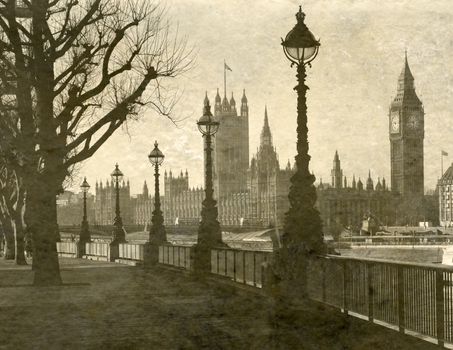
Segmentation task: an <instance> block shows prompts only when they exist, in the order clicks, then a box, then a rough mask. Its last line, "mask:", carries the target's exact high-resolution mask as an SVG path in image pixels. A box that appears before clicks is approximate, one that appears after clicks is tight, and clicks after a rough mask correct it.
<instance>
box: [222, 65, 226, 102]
mask: <svg viewBox="0 0 453 350" xmlns="http://www.w3.org/2000/svg"><path fill="white" fill-rule="evenodd" d="M223 91H224V93H225V97H226V62H225V60H223Z"/></svg>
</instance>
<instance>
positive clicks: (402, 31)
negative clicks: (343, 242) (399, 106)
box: [68, 0, 453, 194]
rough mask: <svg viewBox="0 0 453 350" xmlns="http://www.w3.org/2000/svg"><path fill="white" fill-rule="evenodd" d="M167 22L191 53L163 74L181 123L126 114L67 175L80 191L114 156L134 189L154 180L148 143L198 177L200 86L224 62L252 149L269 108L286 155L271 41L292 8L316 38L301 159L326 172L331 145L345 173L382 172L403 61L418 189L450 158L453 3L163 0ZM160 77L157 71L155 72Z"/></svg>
mask: <svg viewBox="0 0 453 350" xmlns="http://www.w3.org/2000/svg"><path fill="white" fill-rule="evenodd" d="M164 4H165V7H166V10H167V17H168V18H169V20H170V23H171V24H172V25H174V26H178V31H179V33H180V34H181V35H183V36H185V37H186V38H187V40H188V43H189V45H190V46H192V47H194V48H195V50H196V51H197V55H196V64H195V66H194V68H193V69H191V70H190V71H189V72H187V73H185V74H184V75H183V76H180V77H177V78H174V79H172V80H171V81H169V82H168V83H169V84H170V85H172V86H177V88H178V90H179V92H180V95H181V98H180V100H179V103H178V105H177V106H176V108H175V110H174V115H175V118H176V119H178V120H180V121H179V122H177V123H176V125H175V124H174V123H172V122H171V121H170V120H168V119H166V118H164V117H162V116H159V115H157V114H156V113H155V112H154V111H144V113H143V115H142V117H141V119H140V120H139V121H136V122H131V123H128V125H127V129H126V128H123V129H122V130H120V131H118V132H117V134H115V135H114V136H113V137H111V139H110V140H108V141H107V142H106V144H105V145H104V146H103V147H102V148H101V149H100V150H99V151H98V152H97V153H96V154H95V155H94V156H93V157H92V158H91V159H89V160H87V161H86V162H84V163H83V164H82V165H81V166H80V167H79V169H78V172H77V174H78V177H76V178H75V180H74V182H73V183H72V184H71V183H70V184H69V185H68V188H69V189H73V190H76V191H78V185H79V183H81V178H82V177H83V176H86V177H87V180H88V182H89V183H90V184H91V185H92V187H93V188H92V190H93V189H94V184H95V182H96V180H103V181H104V182H105V180H106V179H107V178H108V177H109V174H110V173H111V172H112V170H113V168H114V165H115V163H116V162H118V163H119V166H120V169H121V170H122V171H123V173H124V175H125V177H126V178H128V179H129V180H130V184H131V193H133V194H134V193H141V190H142V186H143V181H144V180H146V181H147V183H148V184H149V185H150V184H152V183H153V181H154V180H153V177H152V168H151V165H150V164H149V162H148V159H147V154H148V153H149V152H150V151H151V149H152V148H153V144H154V141H155V140H157V141H158V142H159V148H160V149H161V150H162V152H163V153H164V154H165V161H164V163H163V165H162V171H164V170H167V171H169V170H170V169H171V170H172V171H173V173H175V172H176V173H179V172H180V171H181V170H184V171H185V170H186V169H187V170H188V171H189V182H190V186H202V185H203V162H202V159H203V155H202V138H201V135H200V133H199V132H198V130H197V127H196V120H197V119H198V118H199V117H200V116H201V113H202V106H203V99H204V95H205V91H207V93H208V97H209V98H210V99H211V101H213V100H214V97H215V92H216V89H217V88H220V91H221V94H223V62H224V60H225V61H226V62H227V64H228V66H229V67H231V69H232V72H228V76H227V95H228V97H231V94H232V93H234V96H235V98H236V101H237V102H239V100H240V97H241V96H242V90H243V89H245V90H246V94H247V98H248V104H249V116H250V120H249V127H250V131H249V136H250V158H251V157H252V156H253V154H254V153H256V149H257V147H258V145H259V134H260V131H261V128H262V125H263V119H264V108H265V106H267V110H268V115H269V123H270V127H271V130H272V134H273V141H274V145H275V146H276V149H277V153H278V155H279V159H280V165H281V167H284V166H285V164H286V162H287V161H288V159H291V162H293V160H294V156H295V150H296V149H295V146H296V144H295V142H296V132H295V130H296V97H297V96H296V93H295V91H294V90H293V87H294V86H295V84H296V78H295V74H296V71H295V67H293V68H291V67H290V63H289V61H288V60H287V59H286V58H285V56H284V54H283V51H282V47H281V45H280V42H281V37H284V36H285V35H286V33H287V32H288V31H289V30H290V29H291V28H292V27H293V26H294V24H295V23H296V19H295V17H294V15H295V13H296V12H297V10H298V6H299V5H302V6H303V11H304V12H305V14H306V18H305V23H306V24H307V26H308V27H309V28H310V30H311V31H312V33H313V34H314V35H315V37H316V38H319V39H320V42H321V47H320V50H319V54H318V56H317V58H316V59H315V60H314V61H313V62H312V67H311V68H309V69H308V73H307V75H308V76H307V80H306V83H307V85H308V86H309V88H310V90H309V91H308V93H307V105H308V127H309V142H310V155H311V157H312V158H311V163H310V168H311V170H312V171H313V172H314V174H315V175H316V178H317V181H319V180H320V178H322V179H323V182H330V170H331V168H332V161H333V157H334V153H335V150H338V153H339V156H340V160H341V166H342V168H343V173H344V175H346V176H347V177H348V179H349V181H351V179H352V175H353V174H355V176H356V178H358V177H360V178H362V179H365V178H366V177H367V175H368V171H369V170H370V171H371V174H372V177H373V178H374V179H377V178H378V177H380V178H381V179H382V177H385V178H386V180H387V183H389V182H390V181H389V179H390V143H389V137H388V136H389V133H388V109H389V106H390V103H391V101H392V99H393V97H394V96H395V94H396V87H397V80H398V76H399V74H400V72H401V70H402V68H403V64H404V52H405V50H406V49H407V55H408V61H409V65H410V68H411V71H412V74H413V75H414V78H415V86H416V92H417V94H418V96H419V98H420V99H421V100H422V102H423V105H424V110H425V141H424V157H425V162H424V166H425V189H431V188H434V186H435V184H436V181H437V179H438V177H439V175H440V151H441V149H443V150H445V151H446V152H448V153H449V154H450V156H449V157H445V158H444V170H446V168H448V166H449V165H450V164H451V162H452V161H453V142H452V140H453V61H452V60H451V57H453V6H451V1H450V0H431V1H426V0H407V1H406V0H380V1H375V0H341V1H340V0H305V1H302V2H301V1H294V0H247V1H245V0H228V1H226V0H223V1H220V0H168V1H165V2H164ZM163 83H165V81H163Z"/></svg>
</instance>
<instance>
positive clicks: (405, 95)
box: [394, 51, 421, 104]
mask: <svg viewBox="0 0 453 350" xmlns="http://www.w3.org/2000/svg"><path fill="white" fill-rule="evenodd" d="M405 100H410V101H415V102H416V103H421V101H420V99H419V98H418V96H417V94H416V93H415V86H414V76H413V75H412V72H411V69H410V68H409V63H408V61H407V51H406V52H405V55H404V66H403V69H402V71H401V74H400V76H399V78H398V89H397V94H396V97H395V101H394V102H399V104H402V103H403V102H404V101H405Z"/></svg>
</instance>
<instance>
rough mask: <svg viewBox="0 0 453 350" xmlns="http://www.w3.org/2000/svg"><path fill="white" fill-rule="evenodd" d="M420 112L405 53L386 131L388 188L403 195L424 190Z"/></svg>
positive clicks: (421, 118) (421, 120)
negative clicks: (388, 164)
mask: <svg viewBox="0 0 453 350" xmlns="http://www.w3.org/2000/svg"><path fill="white" fill-rule="evenodd" d="M424 115H425V114H424V111H423V104H422V102H421V101H420V99H419V98H418V97H417V94H416V93H415V87H414V77H413V75H412V73H411V71H410V69H409V64H408V62H407V54H406V57H405V62H404V67H403V71H402V72H401V74H400V77H399V79H398V89H397V94H396V97H395V99H394V100H393V102H392V104H391V105H390V110H389V135H390V158H391V180H392V183H391V186H392V190H393V191H397V192H399V193H401V195H402V196H403V198H407V199H409V198H414V196H416V197H420V196H423V194H424V182H423V179H424V176H423V139H424Z"/></svg>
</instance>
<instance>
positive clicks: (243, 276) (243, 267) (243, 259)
mask: <svg viewBox="0 0 453 350" xmlns="http://www.w3.org/2000/svg"><path fill="white" fill-rule="evenodd" d="M245 256H246V252H245V251H242V281H243V282H244V284H247V281H246V280H245V277H246V274H245Z"/></svg>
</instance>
